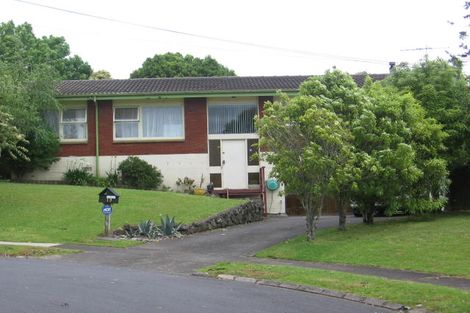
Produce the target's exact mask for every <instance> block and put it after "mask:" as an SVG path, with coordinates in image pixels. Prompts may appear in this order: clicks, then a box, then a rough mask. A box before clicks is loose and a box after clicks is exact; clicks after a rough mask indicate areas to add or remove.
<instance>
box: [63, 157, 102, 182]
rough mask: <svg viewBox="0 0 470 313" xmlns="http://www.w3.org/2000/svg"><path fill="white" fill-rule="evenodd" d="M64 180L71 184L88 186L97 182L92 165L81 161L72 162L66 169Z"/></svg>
mask: <svg viewBox="0 0 470 313" xmlns="http://www.w3.org/2000/svg"><path fill="white" fill-rule="evenodd" d="M64 180H65V182H66V183H67V184H69V185H78V186H87V185H94V184H96V180H95V179H94V176H93V174H92V173H91V169H90V167H88V166H86V165H84V164H82V163H80V162H78V163H74V164H72V166H70V167H69V168H68V169H67V170H66V171H65V173H64Z"/></svg>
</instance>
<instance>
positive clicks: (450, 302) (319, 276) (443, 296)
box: [201, 263, 470, 313]
mask: <svg viewBox="0 0 470 313" xmlns="http://www.w3.org/2000/svg"><path fill="white" fill-rule="evenodd" d="M201 271H204V272H208V273H209V274H210V275H211V276H217V275H219V274H230V275H236V276H244V277H253V278H257V279H268V280H275V281H279V282H287V283H293V284H301V285H307V286H316V287H320V288H326V289H330V290H336V291H341V292H349V293H353V294H356V295H360V296H365V297H371V298H377V299H382V300H387V301H389V302H394V303H400V304H404V305H406V306H410V307H414V306H416V305H417V304H422V305H424V307H425V308H426V309H428V310H431V311H432V312H435V313H465V312H467V313H468V312H470V292H466V291H462V290H459V289H454V288H449V287H442V286H435V285H431V284H424V283H414V282H405V281H399V280H391V279H384V278H378V277H372V276H365V275H357V274H350V273H343V272H336V271H327V270H320V269H311V268H299V267H295V266H279V265H275V266H274V265H262V264H247V263H219V264H216V265H213V266H210V267H208V268H204V269H202V270H201Z"/></svg>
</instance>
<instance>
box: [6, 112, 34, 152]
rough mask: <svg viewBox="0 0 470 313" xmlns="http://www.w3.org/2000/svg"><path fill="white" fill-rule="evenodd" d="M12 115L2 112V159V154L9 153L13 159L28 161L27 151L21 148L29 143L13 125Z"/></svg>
mask: <svg viewBox="0 0 470 313" xmlns="http://www.w3.org/2000/svg"><path fill="white" fill-rule="evenodd" d="M11 120H12V117H11V115H10V114H7V113H4V112H2V111H0V157H1V156H2V153H3V154H4V153H5V152H7V153H8V154H9V156H10V157H11V158H13V159H17V158H18V157H20V158H24V159H27V158H28V157H27V156H26V152H27V150H26V149H25V148H24V147H23V146H21V145H20V144H21V143H23V144H24V143H27V142H26V140H25V139H24V135H23V134H20V133H19V132H18V129H17V128H16V127H15V126H13V125H12V124H11Z"/></svg>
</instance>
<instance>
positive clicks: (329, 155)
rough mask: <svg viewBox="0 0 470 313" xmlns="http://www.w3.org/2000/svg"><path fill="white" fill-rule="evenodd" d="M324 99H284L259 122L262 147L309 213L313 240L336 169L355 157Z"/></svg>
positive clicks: (272, 105)
mask: <svg viewBox="0 0 470 313" xmlns="http://www.w3.org/2000/svg"><path fill="white" fill-rule="evenodd" d="M325 102H328V100H327V99H324V98H322V97H321V96H316V97H314V96H297V97H295V98H292V99H291V98H289V97H288V96H286V95H282V94H281V95H280V101H279V102H274V103H270V102H267V103H266V104H265V110H264V116H263V117H262V118H261V119H258V120H257V127H258V133H259V135H260V145H261V146H265V147H266V148H267V149H268V151H270V152H269V153H267V154H265V155H264V158H265V159H266V160H267V161H268V162H270V163H271V164H273V171H272V173H271V175H273V176H274V177H276V178H278V179H279V180H281V181H282V182H284V183H285V189H286V191H287V192H295V193H296V194H297V195H298V196H299V198H300V200H301V203H302V206H303V207H304V209H305V210H306V212H307V217H306V220H307V238H308V240H313V239H315V231H316V228H317V223H318V220H319V217H320V215H321V208H322V206H323V200H324V198H325V196H326V195H327V194H328V189H329V185H330V184H331V181H332V180H333V179H334V178H335V172H336V170H337V169H338V168H339V167H341V165H342V164H343V163H344V162H345V160H347V159H348V158H349V152H350V151H351V147H350V146H349V145H348V138H349V132H348V131H347V130H346V129H344V128H343V126H342V123H341V121H340V119H339V117H338V116H337V115H336V114H334V113H333V112H331V111H330V110H328V109H327V108H325V107H327V106H328V104H326V103H325Z"/></svg>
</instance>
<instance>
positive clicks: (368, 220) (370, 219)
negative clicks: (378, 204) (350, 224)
mask: <svg viewBox="0 0 470 313" xmlns="http://www.w3.org/2000/svg"><path fill="white" fill-rule="evenodd" d="M362 220H363V221H364V223H365V224H367V225H372V224H374V210H371V209H370V208H369V209H368V210H367V211H366V212H364V213H363V214H362Z"/></svg>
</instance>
